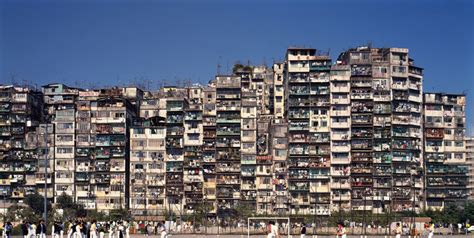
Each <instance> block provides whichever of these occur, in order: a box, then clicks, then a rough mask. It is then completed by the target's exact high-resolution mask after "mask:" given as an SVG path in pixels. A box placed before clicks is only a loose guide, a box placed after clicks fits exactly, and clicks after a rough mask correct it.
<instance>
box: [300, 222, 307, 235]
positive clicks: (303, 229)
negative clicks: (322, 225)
mask: <svg viewBox="0 0 474 238" xmlns="http://www.w3.org/2000/svg"><path fill="white" fill-rule="evenodd" d="M300 234H301V235H300V237H301V238H304V237H305V236H306V224H304V223H301V231H300Z"/></svg>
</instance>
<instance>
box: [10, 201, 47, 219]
mask: <svg viewBox="0 0 474 238" xmlns="http://www.w3.org/2000/svg"><path fill="white" fill-rule="evenodd" d="M5 218H6V220H7V221H24V220H28V221H30V222H37V221H38V220H39V219H40V216H39V215H38V214H36V213H35V212H34V211H33V209H32V208H30V207H27V206H20V205H17V204H15V205H13V206H10V207H9V208H8V210H7V213H6V214H5Z"/></svg>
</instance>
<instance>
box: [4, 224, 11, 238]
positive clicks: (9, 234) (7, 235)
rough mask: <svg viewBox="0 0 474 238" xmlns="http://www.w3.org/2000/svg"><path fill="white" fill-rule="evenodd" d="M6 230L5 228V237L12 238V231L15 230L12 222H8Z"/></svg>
mask: <svg viewBox="0 0 474 238" xmlns="http://www.w3.org/2000/svg"><path fill="white" fill-rule="evenodd" d="M4 228H5V237H6V238H10V237H11V235H12V230H13V225H12V223H11V222H9V221H8V222H6V223H5V225H4Z"/></svg>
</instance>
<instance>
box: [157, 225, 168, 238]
mask: <svg viewBox="0 0 474 238" xmlns="http://www.w3.org/2000/svg"><path fill="white" fill-rule="evenodd" d="M158 227H159V232H160V237H161V238H167V237H168V232H166V226H165V222H163V223H160V224H158Z"/></svg>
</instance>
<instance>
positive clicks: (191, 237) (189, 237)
mask: <svg viewBox="0 0 474 238" xmlns="http://www.w3.org/2000/svg"><path fill="white" fill-rule="evenodd" d="M194 237H205V238H218V237H222V238H246V237H247V236H246V235H245V236H241V235H190V234H186V235H172V236H171V238H194ZM250 237H252V238H253V237H255V238H256V237H261V238H266V236H264V235H260V236H250ZM287 237H288V236H282V238H287ZM291 237H292V238H299V237H300V236H299V235H293V236H291ZM330 237H333V238H335V237H336V236H335V235H334V236H318V238H330ZM347 237H348V238H361V236H347ZM394 237H395V236H391V238H394ZM441 237H449V238H472V237H474V235H472V234H470V235H467V236H466V235H454V236H452V235H451V236H441V235H435V236H434V238H441ZM137 238H138V237H137ZM306 238H313V237H312V236H306ZM367 238H385V237H384V236H367ZM386 238H389V237H388V236H387V237H386ZM402 238H408V236H402ZM422 238H426V236H425V237H422Z"/></svg>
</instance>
